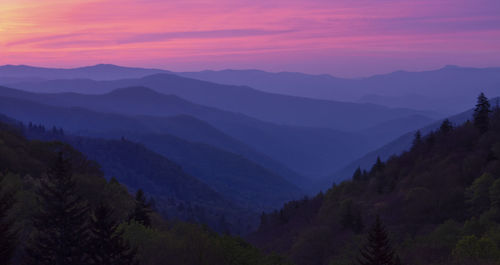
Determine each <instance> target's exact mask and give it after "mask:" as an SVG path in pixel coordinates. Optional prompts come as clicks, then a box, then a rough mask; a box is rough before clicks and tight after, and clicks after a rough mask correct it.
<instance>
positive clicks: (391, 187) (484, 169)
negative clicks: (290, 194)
mask: <svg viewBox="0 0 500 265" xmlns="http://www.w3.org/2000/svg"><path fill="white" fill-rule="evenodd" d="M488 105H489V103H488V102H487V100H486V99H485V98H484V97H480V99H479V102H478V105H477V107H476V111H475V114H474V121H468V122H466V123H465V124H463V125H460V126H458V127H453V126H452V124H451V123H450V122H449V121H447V120H445V121H444V122H443V124H442V125H441V127H440V129H439V130H436V131H433V132H431V133H429V134H427V135H425V136H421V135H420V133H417V135H416V136H415V140H414V142H413V146H412V148H411V150H410V151H407V152H404V153H403V154H401V155H399V156H393V157H391V158H390V159H389V160H388V161H387V162H386V163H383V162H381V161H380V160H377V162H376V163H375V164H374V165H373V167H372V168H371V169H370V170H368V171H364V170H357V171H356V172H355V173H354V175H353V177H352V180H349V181H344V182H342V183H340V184H339V185H334V186H333V187H332V188H330V189H329V190H327V191H326V192H325V193H320V194H318V195H316V196H314V197H313V198H304V199H303V200H299V201H292V202H289V203H287V204H286V205H285V206H284V207H283V208H282V209H281V210H279V211H275V212H274V213H270V214H264V215H262V217H261V225H260V228H259V230H258V231H257V232H256V233H255V234H253V235H252V236H251V241H252V242H254V243H255V244H256V245H258V246H260V247H262V248H264V249H266V250H273V251H278V252H280V253H283V254H286V255H288V256H289V257H290V258H291V259H292V260H293V261H295V262H296V263H297V264H299V265H301V264H304V265H305V264H307V265H315V264H317V265H320V264H330V265H331V264H353V262H354V263H355V262H356V257H358V256H359V251H358V248H359V247H361V245H362V244H363V242H364V241H365V234H366V232H367V229H366V227H368V226H370V224H372V223H373V222H374V220H375V216H376V215H379V216H380V219H381V220H382V222H383V223H385V224H386V226H387V230H388V232H389V234H390V237H391V241H392V245H393V246H394V247H395V251H396V253H398V255H399V256H400V257H401V260H402V263H403V264H415V265H417V264H422V265H423V264H426V265H430V264H499V263H500V224H499V222H500V110H499V109H498V107H495V108H494V110H493V112H492V113H489V112H488V110H489V106H488Z"/></svg>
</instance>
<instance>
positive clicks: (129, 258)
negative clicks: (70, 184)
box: [90, 204, 138, 265]
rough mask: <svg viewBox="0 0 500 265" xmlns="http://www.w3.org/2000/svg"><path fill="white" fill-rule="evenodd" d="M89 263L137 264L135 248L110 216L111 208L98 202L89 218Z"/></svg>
mask: <svg viewBox="0 0 500 265" xmlns="http://www.w3.org/2000/svg"><path fill="white" fill-rule="evenodd" d="M91 232H92V238H91V240H90V243H91V244H90V251H91V254H90V261H91V262H90V264H106V265H135V264H138V262H137V260H136V258H135V254H136V251H135V249H131V248H130V245H129V244H128V242H126V241H125V239H124V238H123V230H119V229H118V223H117V222H115V221H114V220H113V218H112V211H111V209H110V208H109V207H108V206H106V205H104V204H100V205H99V206H98V207H97V208H96V209H95V210H94V214H93V216H92V218H91Z"/></svg>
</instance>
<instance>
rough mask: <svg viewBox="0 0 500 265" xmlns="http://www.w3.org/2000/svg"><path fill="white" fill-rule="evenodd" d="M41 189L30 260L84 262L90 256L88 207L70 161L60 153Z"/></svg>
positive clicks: (66, 263)
mask: <svg viewBox="0 0 500 265" xmlns="http://www.w3.org/2000/svg"><path fill="white" fill-rule="evenodd" d="M47 175H48V176H47V178H46V179H42V180H41V186H40V188H39V191H38V197H39V204H40V212H39V213H37V214H35V216H34V218H33V226H34V228H35V233H34V237H33V241H32V242H31V244H30V245H29V246H28V248H27V250H26V251H27V254H28V256H29V257H28V261H27V264H41V265H44V264H46V265H49V264H50V265H80V264H86V262H87V259H88V253H87V250H88V247H89V245H88V243H89V233H88V220H87V219H88V216H89V214H88V207H87V204H86V202H85V201H83V200H82V199H81V197H80V196H78V195H77V192H76V191H77V190H76V183H75V181H74V179H73V176H72V174H71V167H70V164H69V162H68V161H67V160H66V159H65V158H64V157H63V154H62V153H59V155H58V158H57V161H56V162H55V164H54V166H53V167H52V168H51V169H50V171H49V172H48V174H47Z"/></svg>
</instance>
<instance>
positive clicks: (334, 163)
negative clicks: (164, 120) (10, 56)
mask: <svg viewBox="0 0 500 265" xmlns="http://www.w3.org/2000/svg"><path fill="white" fill-rule="evenodd" d="M0 95H1V96H5V97H15V98H22V99H26V100H30V101H35V102H39V103H43V104H47V105H53V106H62V107H82V108H86V109H91V110H94V111H98V112H102V113H120V114H125V115H133V116H137V115H147V116H150V117H149V118H147V120H148V121H146V120H145V118H144V117H142V118H140V119H141V124H135V125H133V124H130V126H132V127H140V126H145V128H147V129H150V130H151V126H153V127H155V126H156V127H157V126H158V124H161V121H160V120H158V119H161V116H163V117H165V116H173V115H180V114H181V115H189V116H193V117H196V118H198V119H201V120H203V121H206V122H208V123H210V124H211V125H213V126H215V127H216V128H218V129H219V130H221V131H222V132H224V133H225V134H227V135H230V136H232V137H234V138H235V139H237V140H239V141H241V142H243V143H245V144H246V145H248V146H251V147H253V148H255V149H256V150H257V151H258V152H260V153H263V154H265V155H267V156H268V157H271V158H273V159H274V160H276V161H279V162H281V163H283V164H284V165H286V166H287V167H289V168H291V169H292V170H294V171H297V172H299V173H301V174H302V175H308V176H310V177H314V176H322V175H324V174H328V173H330V172H332V171H333V169H337V168H339V167H341V166H342V165H343V164H346V163H348V162H349V161H350V159H354V158H355V157H359V156H361V155H362V154H364V153H365V152H366V151H368V150H371V149H373V148H376V147H377V146H378V145H377V143H378V144H379V145H380V142H377V141H374V142H371V143H370V142H368V141H366V140H364V138H365V137H364V136H363V135H361V134H356V133H345V132H341V131H335V130H332V129H328V128H311V127H298V126H284V125H276V124H272V123H267V122H262V121H259V120H257V119H253V118H250V117H247V116H245V115H242V114H237V113H231V112H227V111H221V110H218V109H214V108H211V107H205V106H201V105H197V104H194V103H191V102H188V101H185V100H184V99H180V98H178V97H177V96H173V95H165V94H160V93H158V92H156V91H152V90H151V89H148V88H145V87H128V88H122V89H118V90H116V91H114V92H110V93H107V94H101V95H82V94H76V93H60V94H41V93H30V92H26V91H20V90H15V89H9V88H0ZM339 114H340V113H339ZM154 116H156V117H157V118H154ZM119 119H122V118H119ZM155 120H156V121H155ZM112 122H115V121H112ZM123 122H125V123H130V122H129V121H123ZM151 122H153V123H154V125H151V124H152V123H151ZM102 126H105V127H106V126H107V125H102ZM95 128H99V127H95ZM165 129H167V128H165ZM180 137H182V136H180ZM232 151H234V149H233V150H232ZM243 154H245V153H243ZM246 154H248V153H246ZM246 154H245V155H246ZM258 161H259V162H262V161H263V160H258ZM268 166H269V164H268ZM282 173H283V171H281V172H280V174H282ZM295 183H297V182H295Z"/></svg>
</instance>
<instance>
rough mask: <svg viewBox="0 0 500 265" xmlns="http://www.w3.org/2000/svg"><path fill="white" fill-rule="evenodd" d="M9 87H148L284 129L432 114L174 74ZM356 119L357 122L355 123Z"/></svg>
mask: <svg viewBox="0 0 500 265" xmlns="http://www.w3.org/2000/svg"><path fill="white" fill-rule="evenodd" d="M9 86H10V87H14V88H18V89H23V90H29V91H36V92H77V93H84V94H87V93H88V94H91V93H92V94H103V93H108V92H110V91H112V90H114V89H117V88H122V87H131V86H144V87H148V88H150V89H153V90H155V91H157V92H161V93H164V94H172V95H176V96H179V97H181V98H183V99H186V100H189V101H191V102H193V103H196V104H201V105H204V106H209V107H215V108H218V109H221V110H226V111H231V112H235V113H242V114H245V115H247V116H250V117H253V118H257V119H260V120H262V121H267V122H273V123H277V124H283V125H293V126H309V127H324V128H332V129H336V130H342V131H356V130H362V129H366V128H369V127H371V126H374V125H376V124H378V123H381V122H385V121H389V120H393V119H397V118H403V117H406V116H410V115H415V114H421V115H424V116H430V117H435V116H436V114H435V113H433V112H428V111H415V110H411V109H407V108H397V109H394V108H387V107H383V106H379V105H374V104H359V103H349V102H338V101H337V102H336V101H328V100H318V99H308V98H301V97H295V96H287V95H279V94H273V93H267V92H263V91H259V90H256V89H253V88H250V87H246V86H232V85H220V84H216V83H211V82H205V81H200V80H196V79H190V78H184V77H180V76H177V75H174V74H155V75H151V76H146V77H143V78H136V79H122V80H112V81H92V80H81V79H76V80H51V81H45V82H25V83H16V84H10V85H9ZM353 120H355V121H357V122H352V121H353Z"/></svg>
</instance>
